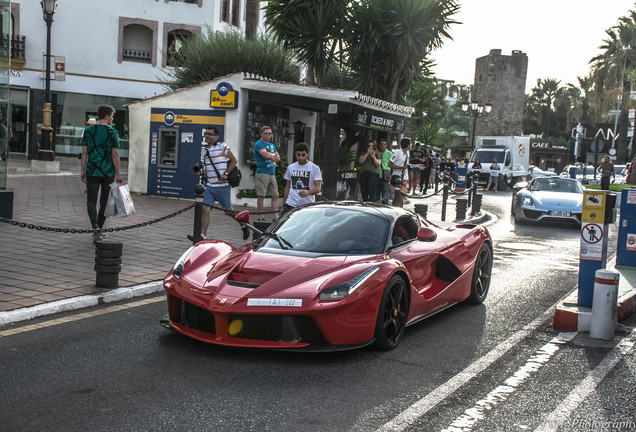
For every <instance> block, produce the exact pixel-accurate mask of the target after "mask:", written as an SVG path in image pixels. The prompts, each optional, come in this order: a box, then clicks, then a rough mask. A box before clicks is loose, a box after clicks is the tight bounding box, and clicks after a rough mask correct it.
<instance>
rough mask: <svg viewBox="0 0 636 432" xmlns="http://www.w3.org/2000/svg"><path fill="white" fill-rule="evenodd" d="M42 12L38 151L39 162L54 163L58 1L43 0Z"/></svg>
mask: <svg viewBox="0 0 636 432" xmlns="http://www.w3.org/2000/svg"><path fill="white" fill-rule="evenodd" d="M40 4H41V5H42V12H43V14H44V21H45V22H46V72H45V76H44V82H45V83H46V84H45V86H46V87H45V91H44V109H43V118H42V145H41V146H40V148H39V149H38V160H43V161H52V160H54V159H55V152H54V151H53V143H52V142H51V141H52V136H53V128H52V127H51V24H53V15H55V7H56V6H57V2H56V0H42V1H41V2H40Z"/></svg>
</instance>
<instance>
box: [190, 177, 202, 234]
mask: <svg viewBox="0 0 636 432" xmlns="http://www.w3.org/2000/svg"><path fill="white" fill-rule="evenodd" d="M204 193H205V186H203V185H202V184H198V185H196V186H195V187H194V226H193V227H192V244H196V243H198V242H199V240H200V239H201V219H202V218H203V194H204Z"/></svg>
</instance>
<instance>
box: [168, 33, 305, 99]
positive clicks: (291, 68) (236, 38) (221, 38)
mask: <svg viewBox="0 0 636 432" xmlns="http://www.w3.org/2000/svg"><path fill="white" fill-rule="evenodd" d="M179 54H180V60H179V62H178V66H176V67H175V68H174V69H173V70H168V76H169V78H168V80H166V85H168V87H170V88H171V89H176V88H182V87H187V86H190V85H195V84H199V83H201V82H205V81H210V80H212V79H214V78H218V77H221V76H225V75H229V74H232V73H236V72H251V73H255V74H258V75H262V76H265V77H268V78H272V79H275V80H280V81H286V82H298V81H299V68H298V66H296V65H295V64H294V61H293V60H292V56H291V53H290V52H289V51H287V50H285V49H284V48H283V47H282V46H281V45H280V44H278V43H277V42H276V41H274V39H273V38H272V37H268V36H265V35H263V34H258V35H256V37H254V38H249V39H246V38H245V37H244V36H243V35H242V34H241V32H240V31H238V30H233V31H229V32H227V33H215V32H212V31H211V30H210V29H208V31H207V33H205V34H202V35H200V36H195V37H193V38H192V39H190V40H189V41H188V42H187V43H186V44H185V45H184V46H183V48H182V49H181V50H180V51H179Z"/></svg>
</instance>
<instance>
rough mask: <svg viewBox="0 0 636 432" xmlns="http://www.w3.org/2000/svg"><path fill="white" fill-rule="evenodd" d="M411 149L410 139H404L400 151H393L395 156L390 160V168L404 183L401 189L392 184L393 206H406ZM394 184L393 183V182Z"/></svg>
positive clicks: (393, 174)
mask: <svg viewBox="0 0 636 432" xmlns="http://www.w3.org/2000/svg"><path fill="white" fill-rule="evenodd" d="M410 147H411V139H410V138H402V139H401V140H400V150H395V151H393V156H391V159H390V160H389V167H390V168H391V169H392V170H393V173H392V175H391V178H393V176H400V178H401V179H402V183H401V186H400V187H395V186H394V185H393V184H391V193H392V194H393V205H394V206H395V207H402V206H403V205H404V195H406V189H407V186H408V182H409V148H410ZM391 183H393V182H391Z"/></svg>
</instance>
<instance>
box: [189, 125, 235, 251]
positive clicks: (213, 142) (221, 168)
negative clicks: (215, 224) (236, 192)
mask: <svg viewBox="0 0 636 432" xmlns="http://www.w3.org/2000/svg"><path fill="white" fill-rule="evenodd" d="M205 142H206V143H207V144H208V146H207V147H206V148H205V150H204V152H203V164H204V166H205V169H204V171H203V174H201V173H199V172H196V171H194V170H193V172H194V173H195V174H197V175H203V176H205V179H206V183H205V195H204V196H203V204H207V205H204V206H203V214H202V217H201V238H202V239H205V238H206V237H207V234H208V224H209V223H210V209H211V206H213V205H214V204H215V203H216V202H218V203H219V206H221V207H222V208H223V209H225V210H226V213H227V210H232V188H231V187H230V185H229V183H228V182H227V175H228V173H229V172H230V171H232V170H233V169H234V167H235V166H236V164H237V163H238V160H237V159H236V156H234V154H233V153H232V150H230V147H229V146H228V145H227V144H225V143H224V142H223V141H219V130H218V129H217V128H215V127H214V126H208V128H207V129H206V131H205ZM188 238H189V237H188Z"/></svg>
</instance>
